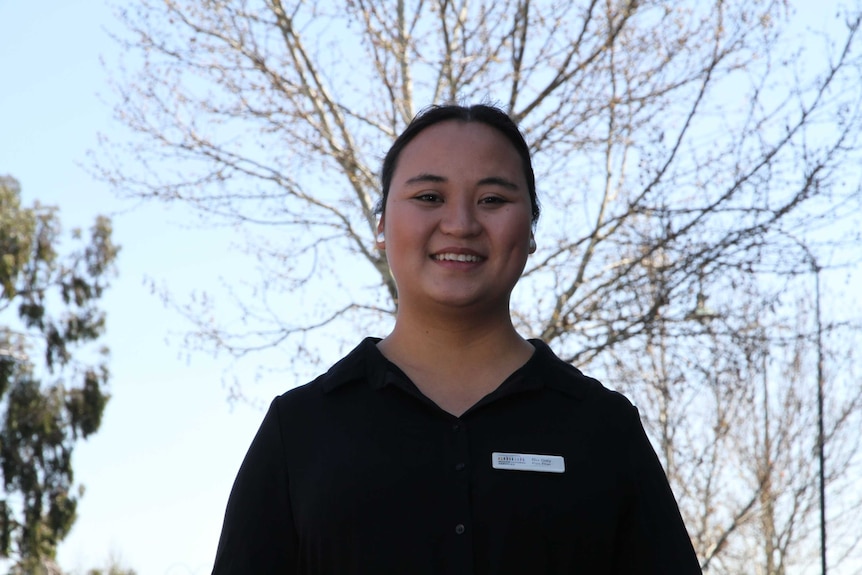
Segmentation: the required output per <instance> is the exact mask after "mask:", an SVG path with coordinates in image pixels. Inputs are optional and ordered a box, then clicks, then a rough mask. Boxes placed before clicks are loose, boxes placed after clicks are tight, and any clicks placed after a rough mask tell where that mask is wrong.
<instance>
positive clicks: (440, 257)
mask: <svg viewBox="0 0 862 575" xmlns="http://www.w3.org/2000/svg"><path fill="white" fill-rule="evenodd" d="M434 259H435V260H437V261H450V262H478V261H479V260H480V259H481V258H480V257H479V256H473V255H468V254H437V255H435V256H434Z"/></svg>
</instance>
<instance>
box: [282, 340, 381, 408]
mask: <svg viewBox="0 0 862 575" xmlns="http://www.w3.org/2000/svg"><path fill="white" fill-rule="evenodd" d="M378 341H380V340H379V338H374V337H367V338H365V339H363V340H362V341H361V342H360V343H359V345H357V346H356V347H355V348H353V350H351V351H350V352H349V353H348V354H347V355H345V356H344V357H342V358H341V359H339V360H338V361H337V362H335V363H334V364H333V365H332V367H330V368H329V369H328V370H327V371H326V372H324V373H322V374H320V375H318V376H317V377H315V378H314V379H313V380H311V381H310V382H308V383H305V384H303V385H300V386H298V387H294V388H293V389H290V390H288V391H286V392H284V393H282V394H281V395H279V396H278V397H276V398H275V403H276V404H277V405H278V406H279V408H289V407H290V408H293V407H301V406H303V405H307V404H308V403H309V402H313V401H315V400H316V399H317V400H319V399H321V398H322V397H323V396H325V395H327V394H329V393H331V392H333V391H335V390H337V389H339V388H340V387H342V386H346V385H349V384H352V383H357V382H361V381H367V380H368V379H369V375H370V374H372V375H373V373H374V372H376V371H377V369H376V364H377V363H379V357H378V356H379V355H380V352H379V351H377V347H376V345H377V342H378Z"/></svg>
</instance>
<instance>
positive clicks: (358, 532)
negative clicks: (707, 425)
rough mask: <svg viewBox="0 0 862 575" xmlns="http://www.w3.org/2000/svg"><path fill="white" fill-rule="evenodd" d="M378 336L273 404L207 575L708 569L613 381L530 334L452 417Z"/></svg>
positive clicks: (663, 573) (671, 572)
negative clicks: (508, 368) (513, 361)
mask: <svg viewBox="0 0 862 575" xmlns="http://www.w3.org/2000/svg"><path fill="white" fill-rule="evenodd" d="M377 341H379V340H377V339H373V338H368V339H366V340H364V341H363V342H362V343H361V344H360V345H359V346H358V347H357V348H356V349H354V350H353V351H352V352H351V353H350V354H348V355H347V356H346V357H345V358H344V359H342V360H341V361H339V362H338V363H337V364H335V365H334V366H333V367H332V368H331V369H330V370H329V371H328V372H327V373H326V374H324V375H322V376H320V377H319V378H317V379H316V380H315V381H313V382H312V383H310V384H307V385H305V386H302V387H299V388H296V389H293V390H291V391H289V392H287V393H285V394H284V395H281V396H279V397H277V398H276V399H275V400H274V401H273V403H272V405H271V406H270V409H269V412H268V413H267V415H266V417H265V418H264V420H263V423H262V425H261V427H260V430H259V431H258V433H257V436H256V437H255V439H254V441H253V442H252V445H251V447H250V448H249V451H248V454H247V455H246V458H245V460H244V462H243V464H242V466H241V468H240V471H239V473H238V475H237V478H236V481H235V483H234V486H233V490H232V492H231V496H230V500H229V502H228V506H227V512H226V514H225V520H224V526H223V529H222V534H221V540H220V542H219V547H218V552H217V555H216V561H215V567H214V570H213V573H214V574H216V575H227V574H240V573H242V574H255V575H257V574H269V573H282V574H290V575H294V574H297V575H298V574H320V575H340V574H350V575H362V574H368V575H372V574H373V575H384V574H405V575H408V574H409V575H423V574H427V575H443V574H445V575H455V574H458V575H508V574H512V575H514V574H518V575H524V574H549V575H551V574H554V575H555V574H563V573H565V574H584V575H603V574H608V575H610V574H619V575H623V574H625V575H639V574H644V575H645V574H654V575H688V574H695V573H700V572H701V571H700V568H699V566H698V562H697V559H696V557H695V554H694V551H693V549H692V545H691V542H690V540H689V537H688V535H687V533H686V530H685V527H684V525H683V522H682V519H681V518H680V514H679V510H678V508H677V505H676V502H675V500H674V497H673V494H672V493H671V490H670V487H669V486H668V482H667V479H666V477H665V474H664V471H663V470H662V467H661V464H660V463H659V461H658V459H657V457H656V455H655V452H654V451H653V449H652V447H651V446H650V443H649V441H648V439H647V437H646V435H645V433H644V430H643V427H642V426H641V423H640V419H639V417H638V413H637V410H636V409H635V408H634V407H633V406H632V405H631V403H629V402H628V400H626V399H625V398H624V397H623V396H622V395H620V394H618V393H615V392H613V391H609V390H607V389H606V388H604V387H602V385H601V384H600V383H599V382H598V381H596V380H594V379H591V378H588V377H586V376H584V375H583V374H581V372H580V371H578V370H577V369H575V368H574V367H572V366H571V365H569V364H567V363H565V362H563V361H562V360H560V359H558V358H557V357H556V356H555V355H554V354H553V352H552V351H551V350H550V349H549V348H548V346H546V345H545V344H544V343H542V342H540V341H538V340H531V343H532V344H533V346H534V347H535V348H536V351H535V353H534V354H533V356H532V357H531V359H530V360H529V361H528V362H527V363H526V364H525V365H524V366H523V367H521V368H520V369H518V370H517V371H516V372H515V373H513V374H512V375H511V376H510V377H509V378H507V379H506V381H504V382H503V383H502V384H501V385H500V386H499V387H498V388H497V389H496V390H495V391H494V392H492V393H490V394H489V395H487V396H486V397H485V398H483V399H482V400H481V401H479V402H478V403H477V404H476V405H474V406H473V407H471V408H470V409H469V410H468V411H467V412H465V413H464V414H463V415H461V416H460V417H455V416H453V415H451V414H449V413H447V412H445V411H444V410H442V409H440V408H439V407H438V406H437V405H435V404H434V403H433V402H432V401H430V400H429V399H428V398H426V397H425V396H424V395H422V393H421V392H420V391H419V390H418V389H417V388H416V386H415V385H414V384H413V383H412V382H411V381H410V380H409V378H407V376H406V375H405V374H404V373H403V372H401V370H399V369H398V367H397V366H395V365H394V364H392V363H391V362H389V361H388V360H386V358H385V357H383V355H382V354H381V353H380V352H379V350H378V349H377V346H376V343H377Z"/></svg>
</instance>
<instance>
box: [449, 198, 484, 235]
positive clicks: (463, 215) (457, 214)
mask: <svg viewBox="0 0 862 575" xmlns="http://www.w3.org/2000/svg"><path fill="white" fill-rule="evenodd" d="M477 216H478V214H477V213H476V206H474V205H473V203H472V202H461V201H454V202H452V201H450V202H448V203H447V204H445V207H444V209H443V213H442V218H441V221H440V230H441V231H442V232H444V233H446V234H449V235H453V236H473V235H476V234H478V233H479V232H480V231H481V230H482V226H481V223H480V222H479V219H478V217H477Z"/></svg>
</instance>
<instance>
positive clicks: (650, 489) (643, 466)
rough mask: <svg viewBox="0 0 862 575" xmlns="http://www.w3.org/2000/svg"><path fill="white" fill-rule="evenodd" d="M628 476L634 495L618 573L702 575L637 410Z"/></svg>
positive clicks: (620, 540) (625, 524) (620, 537)
mask: <svg viewBox="0 0 862 575" xmlns="http://www.w3.org/2000/svg"><path fill="white" fill-rule="evenodd" d="M632 412H633V420H634V421H633V422H632V424H631V426H630V431H629V441H628V453H627V454H626V457H627V467H628V469H627V472H628V480H629V481H630V482H631V485H632V494H633V495H632V497H631V500H630V501H629V506H628V508H627V511H626V513H625V515H624V517H623V520H622V522H621V525H620V530H619V533H618V536H617V550H618V552H617V553H616V557H617V562H618V565H617V569H616V571H615V573H617V574H619V575H623V574H625V575H695V574H700V573H702V571H701V568H700V563H699V562H698V559H697V555H696V554H695V552H694V548H693V547H692V544H691V539H690V538H689V535H688V532H687V531H686V528H685V525H684V524H683V521H682V516H681V515H680V512H679V507H678V506H677V503H676V499H675V498H674V496H673V492H672V491H671V488H670V484H669V483H668V480H667V476H666V475H665V472H664V469H663V468H662V466H661V462H660V461H659V459H658V457H657V456H656V453H655V450H653V448H652V445H651V444H650V442H649V439H648V438H647V436H646V432H645V431H644V428H643V425H641V422H640V417H639V415H638V412H637V409H636V408H632Z"/></svg>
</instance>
